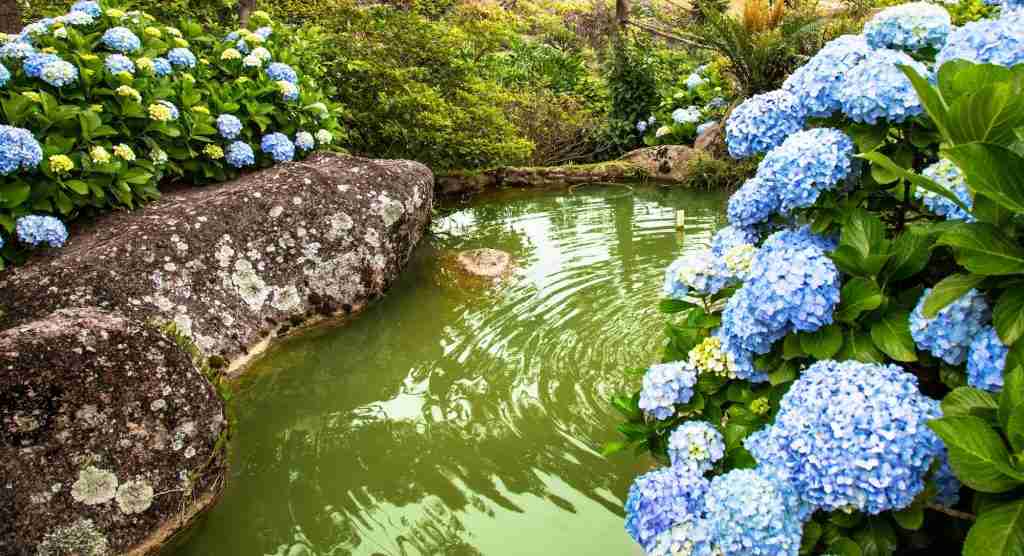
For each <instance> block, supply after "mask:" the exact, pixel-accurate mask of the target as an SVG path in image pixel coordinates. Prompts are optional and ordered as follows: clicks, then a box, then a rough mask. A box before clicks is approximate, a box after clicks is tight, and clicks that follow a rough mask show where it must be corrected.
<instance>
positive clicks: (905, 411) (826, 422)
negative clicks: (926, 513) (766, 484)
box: [744, 360, 944, 514]
mask: <svg viewBox="0 0 1024 556" xmlns="http://www.w3.org/2000/svg"><path fill="white" fill-rule="evenodd" d="M938 417H941V410H940V409H939V403H938V402H937V401H935V400H932V399H930V398H928V397H926V396H924V395H923V394H921V392H920V390H919V389H918V385H917V378H916V377H915V376H914V375H913V374H910V373H907V372H905V371H904V370H903V369H901V368H900V367H898V366H896V365H876V364H869V363H861V362H858V361H844V362H836V361H832V360H824V361H819V362H817V363H815V364H813V365H811V366H810V367H809V368H808V369H807V370H805V371H804V372H803V373H802V374H801V376H800V378H798V379H797V380H796V381H795V382H794V383H793V385H792V387H791V388H790V389H789V391H788V392H787V393H786V394H785V395H784V396H783V397H782V400H781V401H780V403H779V412H778V414H777V415H776V417H775V422H774V423H773V424H772V425H769V426H768V427H766V428H765V429H763V430H762V431H758V432H757V433H755V434H753V435H751V436H749V437H747V439H746V440H745V442H744V446H745V447H746V448H747V450H748V451H749V452H750V453H751V454H752V455H753V456H754V458H755V459H757V461H758V464H759V466H760V467H761V468H764V469H765V470H766V472H768V473H769V474H771V475H773V476H776V477H780V478H785V479H786V480H787V481H788V482H789V484H790V485H792V486H793V488H794V489H795V491H796V494H797V496H798V497H799V498H800V500H801V501H802V502H804V503H806V504H808V505H809V506H810V507H811V508H813V509H824V510H826V511H834V510H847V511H849V510H859V511H862V512H865V513H868V514H878V513H880V512H884V511H886V510H891V509H899V508H905V507H906V506H908V505H909V504H910V503H911V502H912V501H913V500H914V497H915V496H917V494H918V493H920V492H921V491H922V490H923V489H924V479H925V476H926V475H927V472H928V470H929V468H930V466H931V465H932V462H933V461H935V459H936V458H937V457H941V455H942V452H943V450H944V448H943V444H942V442H941V440H939V438H938V437H937V436H936V435H935V434H934V433H933V432H932V431H931V429H929V428H928V426H927V422H928V421H929V420H931V419H935V418H938Z"/></svg>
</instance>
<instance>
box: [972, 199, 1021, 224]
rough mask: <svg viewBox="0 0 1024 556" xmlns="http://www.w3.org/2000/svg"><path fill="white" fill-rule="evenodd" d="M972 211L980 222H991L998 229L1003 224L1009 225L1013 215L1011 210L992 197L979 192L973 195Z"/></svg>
mask: <svg viewBox="0 0 1024 556" xmlns="http://www.w3.org/2000/svg"><path fill="white" fill-rule="evenodd" d="M973 212H974V216H975V218H977V219H978V220H979V221H980V222H985V223H987V224H992V225H993V226H995V227H997V228H999V229H1003V228H1004V227H1005V226H1007V225H1009V224H1010V222H1011V221H1012V220H1013V216H1014V213H1013V211H1011V210H1010V209H1008V208H1006V207H1004V206H1003V205H1000V204H999V203H997V202H995V201H993V200H992V199H989V198H988V197H987V196H985V195H982V194H981V193H976V194H975V195H974V209H973Z"/></svg>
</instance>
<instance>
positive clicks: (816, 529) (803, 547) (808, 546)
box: [800, 521, 822, 555]
mask: <svg viewBox="0 0 1024 556" xmlns="http://www.w3.org/2000/svg"><path fill="white" fill-rule="evenodd" d="M821 534H822V528H821V525H818V523H817V522H816V521H808V522H807V523H806V524H805V525H804V535H803V537H802V538H801V539H800V554H801V555H805V554H810V553H812V552H813V551H814V547H815V546H817V545H818V541H819V540H820V539H821Z"/></svg>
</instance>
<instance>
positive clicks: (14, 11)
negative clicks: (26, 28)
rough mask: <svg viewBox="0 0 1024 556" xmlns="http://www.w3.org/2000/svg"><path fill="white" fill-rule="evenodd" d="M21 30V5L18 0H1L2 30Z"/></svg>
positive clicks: (0, 22) (0, 23)
mask: <svg viewBox="0 0 1024 556" xmlns="http://www.w3.org/2000/svg"><path fill="white" fill-rule="evenodd" d="M19 31H21V6H19V5H18V0H0V32H4V33H17V32H19Z"/></svg>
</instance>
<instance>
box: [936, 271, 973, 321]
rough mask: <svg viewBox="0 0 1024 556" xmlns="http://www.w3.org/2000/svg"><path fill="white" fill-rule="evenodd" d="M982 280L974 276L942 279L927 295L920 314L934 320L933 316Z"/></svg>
mask: <svg viewBox="0 0 1024 556" xmlns="http://www.w3.org/2000/svg"><path fill="white" fill-rule="evenodd" d="M984 279H985V277H984V276H978V275H976V274H951V275H949V276H947V277H945V278H943V279H942V281H941V282H939V283H938V284H935V287H934V288H932V291H931V293H929V294H928V299H925V301H924V307H922V308H921V312H922V313H923V314H924V316H925V317H927V318H930V319H931V318H935V315H937V314H938V313H939V311H941V310H942V309H943V308H944V307H945V306H947V305H949V304H950V303H952V302H954V301H956V300H957V299H960V297H962V296H963V295H964V294H965V293H967V292H968V291H970V290H971V289H972V288H974V287H976V286H977V285H978V284H980V283H981V281H982V280H984Z"/></svg>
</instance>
